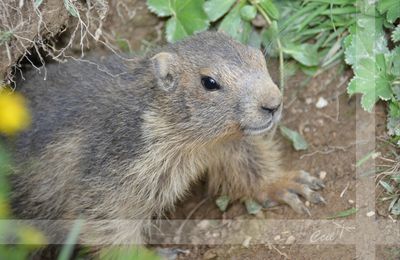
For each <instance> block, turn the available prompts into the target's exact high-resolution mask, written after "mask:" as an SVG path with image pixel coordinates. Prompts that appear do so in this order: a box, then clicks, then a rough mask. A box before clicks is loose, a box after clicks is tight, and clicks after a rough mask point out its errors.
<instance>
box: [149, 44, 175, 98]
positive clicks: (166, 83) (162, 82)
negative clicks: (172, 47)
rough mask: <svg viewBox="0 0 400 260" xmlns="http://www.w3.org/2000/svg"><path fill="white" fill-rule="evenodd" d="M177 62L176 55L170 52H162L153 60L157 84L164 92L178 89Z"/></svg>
mask: <svg viewBox="0 0 400 260" xmlns="http://www.w3.org/2000/svg"><path fill="white" fill-rule="evenodd" d="M176 60H177V57H176V54H174V53H170V52H160V53H158V54H156V55H154V56H153V57H152V58H151V61H152V63H153V69H154V73H155V76H156V78H157V83H158V85H159V86H160V87H161V88H163V89H164V90H167V91H171V90H173V89H174V88H175V87H176V83H177V82H176V81H177V79H176V75H175V74H176V73H175V71H174V69H175V66H174V65H175V63H176Z"/></svg>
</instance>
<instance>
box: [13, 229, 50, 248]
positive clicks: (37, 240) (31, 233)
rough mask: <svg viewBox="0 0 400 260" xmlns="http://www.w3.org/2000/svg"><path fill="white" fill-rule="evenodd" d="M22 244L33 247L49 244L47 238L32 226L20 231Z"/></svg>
mask: <svg viewBox="0 0 400 260" xmlns="http://www.w3.org/2000/svg"><path fill="white" fill-rule="evenodd" d="M18 235H19V238H20V243H21V244H25V245H31V246H42V245H45V244H47V240H46V237H45V236H44V235H43V234H42V233H41V232H40V231H39V230H37V229H35V228H33V227H30V226H22V227H20V228H19V230H18Z"/></svg>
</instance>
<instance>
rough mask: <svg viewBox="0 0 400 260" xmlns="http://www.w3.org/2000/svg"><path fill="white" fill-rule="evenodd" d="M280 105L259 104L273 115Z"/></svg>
mask: <svg viewBox="0 0 400 260" xmlns="http://www.w3.org/2000/svg"><path fill="white" fill-rule="evenodd" d="M280 107H281V103H279V104H278V105H275V106H261V109H262V110H264V111H267V112H268V113H270V114H272V115H273V114H274V113H275V112H276V111H278V109H279V108H280Z"/></svg>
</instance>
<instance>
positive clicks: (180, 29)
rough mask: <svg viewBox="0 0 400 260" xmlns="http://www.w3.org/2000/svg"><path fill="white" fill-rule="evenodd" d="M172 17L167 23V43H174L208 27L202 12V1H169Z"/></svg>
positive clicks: (206, 18) (206, 19) (204, 14)
mask: <svg viewBox="0 0 400 260" xmlns="http://www.w3.org/2000/svg"><path fill="white" fill-rule="evenodd" d="M169 1H170V8H171V10H172V12H173V16H172V17H171V18H170V19H169V20H168V21H167V25H166V35H167V40H168V41H169V42H176V41H178V40H180V39H183V38H185V37H187V36H189V35H192V34H194V33H196V32H200V31H204V30H206V29H207V28H208V26H209V20H208V17H207V14H206V13H205V12H204V10H203V4H204V1H203V0H169Z"/></svg>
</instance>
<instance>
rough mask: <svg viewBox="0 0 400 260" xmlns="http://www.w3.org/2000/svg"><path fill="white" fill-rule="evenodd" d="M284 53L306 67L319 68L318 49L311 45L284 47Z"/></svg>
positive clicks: (289, 45)
mask: <svg viewBox="0 0 400 260" xmlns="http://www.w3.org/2000/svg"><path fill="white" fill-rule="evenodd" d="M283 52H284V53H286V54H288V55H290V56H292V57H293V58H294V59H295V60H297V61H298V62H300V63H301V64H303V65H306V66H317V65H318V63H319V55H318V51H317V48H316V47H315V46H314V45H311V44H309V43H304V44H301V45H294V44H287V45H286V46H285V47H283Z"/></svg>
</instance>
